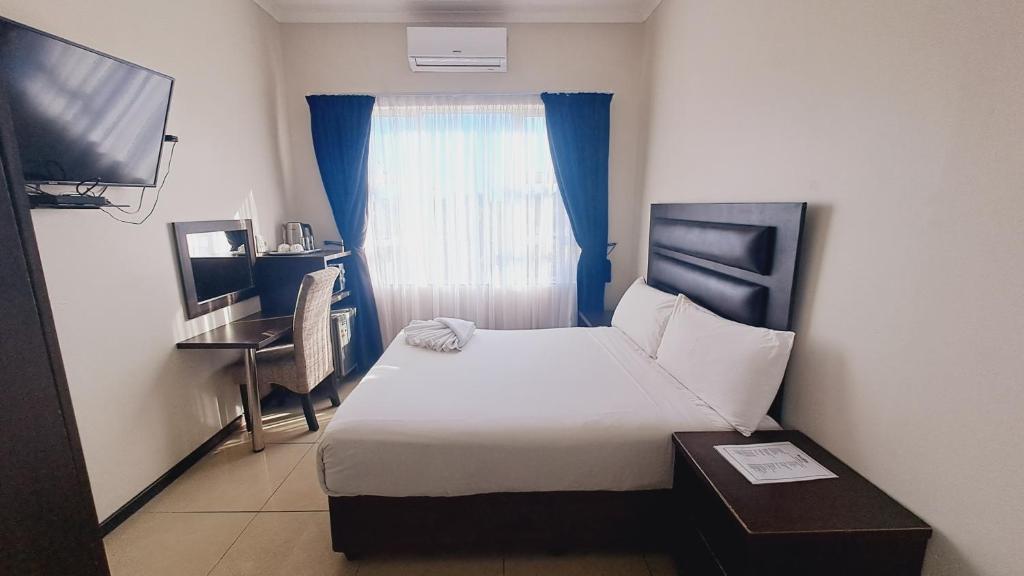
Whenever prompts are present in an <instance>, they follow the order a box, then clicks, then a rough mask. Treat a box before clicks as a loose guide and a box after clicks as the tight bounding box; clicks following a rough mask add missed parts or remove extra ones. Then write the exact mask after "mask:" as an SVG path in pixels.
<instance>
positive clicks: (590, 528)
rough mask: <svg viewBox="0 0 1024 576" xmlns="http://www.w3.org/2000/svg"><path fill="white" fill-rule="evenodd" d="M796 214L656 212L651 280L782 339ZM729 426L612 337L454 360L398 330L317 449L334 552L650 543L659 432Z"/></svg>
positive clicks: (785, 208) (656, 506)
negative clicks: (779, 331) (414, 342)
mask: <svg viewBox="0 0 1024 576" xmlns="http://www.w3.org/2000/svg"><path fill="white" fill-rule="evenodd" d="M804 213H805V205H804V204H665V205H654V206H652V208H651V234H650V245H649V251H648V274H647V281H648V284H649V285H651V286H653V287H656V288H658V289H660V290H663V291H665V292H670V293H672V294H675V293H680V292H682V293H684V294H686V295H687V296H688V297H690V298H691V299H693V300H695V301H696V302H697V303H698V304H701V305H702V306H705V307H707V308H709V309H711V310H712V311H714V312H716V313H718V314H719V315H722V316H725V317H726V318H730V319H733V320H736V321H740V322H743V323H746V324H751V325H756V326H766V327H768V328H773V329H788V328H789V324H790V308H791V303H792V294H793V283H794V281H795V277H796V267H797V262H798V260H799V248H800V237H801V234H802V228H803V219H804ZM779 397H781V390H780V392H779V396H778V397H777V398H776V402H775V404H774V405H773V407H772V410H771V412H770V414H771V415H773V416H775V417H776V418H777V417H778V416H779V410H780V406H781V404H780V403H779ZM759 428H760V429H775V428H778V424H777V423H776V421H775V420H774V419H773V418H772V417H770V416H766V417H765V418H764V420H762V422H761V424H760V426H759ZM729 429H731V428H730V426H729V424H728V423H727V422H725V421H724V420H723V419H722V417H721V416H719V415H718V414H717V413H716V412H715V411H714V410H712V409H711V408H710V407H709V406H707V404H705V403H704V402H703V401H702V400H701V399H700V398H699V397H697V396H696V395H694V394H693V393H692V392H690V391H689V390H688V389H687V388H686V387H684V386H681V385H679V383H678V382H677V381H676V380H675V379H673V378H672V376H671V375H669V374H667V373H666V372H665V371H664V370H662V369H661V367H660V366H658V364H657V363H655V362H654V361H653V360H652V359H651V358H650V357H649V356H647V355H646V354H645V353H644V352H643V351H641V350H640V349H639V348H638V347H637V346H636V344H634V343H633V342H632V341H631V340H630V339H629V338H628V337H627V336H625V335H624V334H623V333H622V332H621V331H620V330H618V329H617V328H613V327H597V328H562V329H550V330H528V331H500V330H478V331H477V334H476V335H475V336H474V338H473V340H472V341H471V342H470V343H469V344H468V345H467V346H466V348H465V349H464V350H463V351H462V352H460V353H457V354H441V353H437V352H432V351H428V350H424V349H421V348H416V347H412V346H409V345H407V344H405V342H404V338H403V336H402V335H401V334H400V335H399V336H398V337H397V338H396V339H395V341H394V342H392V344H391V345H390V346H389V347H388V349H387V350H386V351H385V353H384V355H383V356H382V357H381V359H380V360H379V361H378V362H377V364H376V365H375V366H374V367H373V368H372V369H371V370H370V371H369V372H368V374H367V375H366V376H365V377H364V379H363V382H362V383H361V384H360V385H359V386H358V387H357V389H356V390H355V391H353V393H352V394H351V395H350V396H349V397H348V398H347V399H346V401H345V403H344V404H343V405H342V407H341V408H339V410H338V413H337V414H336V415H335V417H334V418H333V419H332V421H331V423H330V425H329V426H328V428H327V430H326V431H325V434H324V438H323V440H322V442H321V443H320V446H319V448H318V468H319V476H320V482H321V486H322V487H323V488H324V491H325V492H326V493H327V494H328V496H329V502H330V516H331V532H332V541H333V546H334V549H335V550H336V551H338V552H343V553H345V554H346V555H347V556H349V557H358V556H360V555H362V554H365V553H378V552H395V551H437V550H466V549H469V550H477V551H480V550H509V549H544V550H551V551H557V550H567V549H588V548H589V549H610V548H617V549H645V548H655V549H657V548H664V547H665V544H666V543H665V542H663V537H664V535H665V534H667V533H668V532H669V531H668V530H667V529H666V527H667V526H668V524H669V522H670V521H671V518H670V514H669V511H670V510H671V490H670V488H671V486H672V466H673V463H672V449H671V433H672V432H673V431H686V430H729Z"/></svg>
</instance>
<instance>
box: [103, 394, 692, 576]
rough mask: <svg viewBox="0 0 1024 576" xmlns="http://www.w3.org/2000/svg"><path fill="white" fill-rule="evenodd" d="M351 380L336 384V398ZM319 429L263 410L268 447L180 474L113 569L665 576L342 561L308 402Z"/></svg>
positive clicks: (129, 572) (655, 563) (663, 569)
mask: <svg viewBox="0 0 1024 576" xmlns="http://www.w3.org/2000/svg"><path fill="white" fill-rule="evenodd" d="M355 385H356V382H355V381H354V380H353V381H351V382H347V383H346V384H344V385H343V387H342V389H341V390H340V393H341V396H342V397H343V398H344V397H345V396H346V395H347V394H348V393H350V392H351V391H352V389H353V388H354V387H355ZM317 411H318V414H319V419H320V432H319V433H311V432H309V430H308V429H307V428H306V423H305V420H304V419H303V417H302V411H301V408H299V407H298V404H297V403H295V404H294V405H293V404H291V403H289V404H288V405H286V406H283V407H280V408H278V409H272V410H269V411H268V413H267V414H265V419H264V422H265V426H266V432H267V434H266V437H267V449H266V450H264V451H263V452H261V453H258V454H254V453H253V452H252V451H251V450H250V449H249V444H248V442H247V439H246V436H245V434H244V432H241V433H238V434H236V435H235V436H233V437H232V438H230V439H228V440H227V441H226V442H225V443H224V444H223V445H221V446H220V447H218V449H217V450H216V451H214V452H212V453H210V454H209V455H207V456H206V457H204V458H203V459H202V460H201V461H200V462H199V463H197V464H196V465H195V466H193V467H192V468H191V469H190V470H189V471H188V472H186V473H185V475H184V476H182V477H181V478H179V479H178V480H177V481H176V482H175V483H174V484H172V485H171V486H169V487H168V488H167V489H166V490H164V491H163V492H162V493H161V494H160V495H159V496H157V497H156V498H154V499H153V500H152V501H151V502H150V503H149V504H147V505H146V506H145V507H144V508H143V509H142V510H140V511H139V512H138V513H136V514H135V515H134V516H132V517H131V518H130V519H129V520H128V521H127V522H125V523H124V524H122V525H121V526H119V527H118V528H117V529H116V530H114V531H113V532H112V533H111V534H110V535H109V536H107V538H106V539H105V540H104V543H105V545H106V549H107V557H108V560H109V562H110V569H111V573H112V574H113V576H163V575H169V576H192V575H196V576H207V575H210V576H236V575H237V576H277V575H283V576H349V575H355V574H358V575H359V576H394V575H409V576H449V575H451V576H461V575H467V576H468V575H473V576H477V575H480V576H491V575H499V576H500V575H502V574H505V575H507V576H547V575H559V576H561V575H565V576H670V575H672V574H675V566H674V564H673V563H672V560H671V559H670V558H668V557H665V556H659V555H646V556H644V555H630V554H621V555H617V554H606V555H603V554H590V555H564V556H543V555H537V556H529V555H515V556H499V555H493V556H451V557H446V556H431V557H423V558H420V557H397V558H385V557H368V558H366V559H363V560H361V561H359V562H349V561H347V560H346V559H345V557H344V556H343V555H341V554H336V553H334V552H333V551H332V550H331V541H330V523H329V519H328V515H327V497H326V496H325V495H324V494H323V492H321V491H320V485H319V484H318V482H317V479H316V472H315V468H314V459H315V456H316V444H317V442H318V441H319V440H320V438H321V434H322V432H323V430H324V429H325V428H326V426H327V423H328V422H329V421H330V419H331V417H332V416H333V415H334V409H333V408H331V407H330V404H329V403H328V402H327V400H325V399H321V400H320V401H319V402H318V403H317Z"/></svg>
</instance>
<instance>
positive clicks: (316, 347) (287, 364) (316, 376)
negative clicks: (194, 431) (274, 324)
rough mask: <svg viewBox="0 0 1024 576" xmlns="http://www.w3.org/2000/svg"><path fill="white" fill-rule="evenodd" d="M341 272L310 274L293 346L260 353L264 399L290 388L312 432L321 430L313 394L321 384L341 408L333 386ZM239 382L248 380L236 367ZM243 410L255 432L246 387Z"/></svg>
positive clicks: (297, 308)
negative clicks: (333, 317) (333, 331)
mask: <svg viewBox="0 0 1024 576" xmlns="http://www.w3.org/2000/svg"><path fill="white" fill-rule="evenodd" d="M337 278H338V269H337V268H335V267H329V268H326V269H324V270H317V271H316V272H310V273H309V274H306V276H305V277H303V279H302V285H301V286H299V295H298V298H297V299H296V302H295V316H294V319H293V320H292V333H293V334H292V343H290V344H282V345H278V346H271V347H269V348H265V349H263V350H260V351H259V352H257V353H256V373H257V380H258V383H259V390H260V397H263V396H266V395H267V394H268V393H269V392H270V390H271V387H272V386H275V385H276V386H279V387H281V388H286V389H288V390H290V391H291V392H293V393H295V394H298V395H299V397H300V398H301V400H302V411H303V413H304V414H305V416H306V424H307V425H308V426H309V430H310V432H316V431H317V430H319V429H320V423H319V422H317V419H316V412H315V411H314V410H313V401H312V400H311V399H310V397H309V393H310V392H311V391H312V390H313V389H314V388H316V387H317V386H318V385H320V384H321V383H325V382H326V385H327V393H328V396H329V397H330V399H331V405H332V406H338V405H340V404H341V399H340V398H339V397H338V391H337V390H335V388H334V385H333V384H332V382H331V380H332V379H331V378H329V376H331V374H332V373H333V372H334V354H333V351H332V348H331V335H330V328H329V326H330V314H331V295H332V293H333V289H334V281H335V280H336V279H337ZM235 373H236V374H237V378H238V379H239V381H244V380H245V366H244V365H242V364H241V363H239V364H236V365H235ZM241 389H242V395H243V398H242V406H243V407H245V408H244V409H245V421H246V425H247V426H249V427H250V428H251V422H250V420H249V419H250V415H249V412H248V406H249V403H248V402H247V401H246V398H245V386H244V385H243V386H242V388H241Z"/></svg>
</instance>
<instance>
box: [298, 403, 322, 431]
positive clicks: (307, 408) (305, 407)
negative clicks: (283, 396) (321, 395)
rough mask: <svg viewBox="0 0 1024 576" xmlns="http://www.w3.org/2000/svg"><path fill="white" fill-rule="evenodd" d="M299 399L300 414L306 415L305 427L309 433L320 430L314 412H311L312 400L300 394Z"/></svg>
mask: <svg viewBox="0 0 1024 576" xmlns="http://www.w3.org/2000/svg"><path fill="white" fill-rule="evenodd" d="M299 398H300V399H302V413H303V414H305V415H306V425H307V426H309V431H310V432H316V431H317V430H319V429H320V422H318V421H317V419H316V410H313V399H312V398H310V397H309V394H300V395H299Z"/></svg>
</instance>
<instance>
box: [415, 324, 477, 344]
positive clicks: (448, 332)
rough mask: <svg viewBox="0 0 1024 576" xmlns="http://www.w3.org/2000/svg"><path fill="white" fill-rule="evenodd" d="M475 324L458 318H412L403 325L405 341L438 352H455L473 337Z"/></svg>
mask: <svg viewBox="0 0 1024 576" xmlns="http://www.w3.org/2000/svg"><path fill="white" fill-rule="evenodd" d="M475 330H476V324H474V323H472V322H470V321H469V320H460V319H459V318H434V319H433V320H413V321H412V322H410V323H409V325H408V326H406V327H405V342H406V344H410V345H412V346H419V347H421V348H429V349H431V350H436V351H438V352H455V351H457V350H462V347H463V346H465V345H466V343H467V342H469V339H470V338H472V337H473V332H474V331H475Z"/></svg>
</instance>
